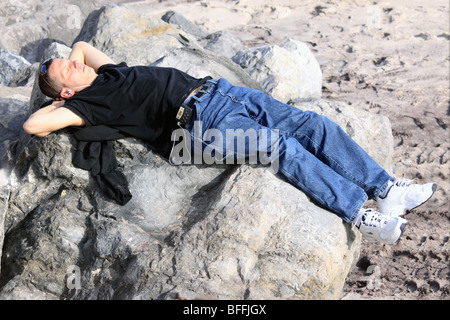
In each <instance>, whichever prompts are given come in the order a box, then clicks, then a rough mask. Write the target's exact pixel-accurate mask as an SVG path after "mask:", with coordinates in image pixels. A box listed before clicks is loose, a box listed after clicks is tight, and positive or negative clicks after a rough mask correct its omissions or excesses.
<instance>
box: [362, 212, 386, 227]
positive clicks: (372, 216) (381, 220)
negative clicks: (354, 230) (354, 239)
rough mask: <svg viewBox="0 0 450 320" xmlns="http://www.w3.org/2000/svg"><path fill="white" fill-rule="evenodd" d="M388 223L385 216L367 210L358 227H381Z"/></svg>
mask: <svg viewBox="0 0 450 320" xmlns="http://www.w3.org/2000/svg"><path fill="white" fill-rule="evenodd" d="M386 223H387V220H386V219H385V217H384V216H383V214H381V213H379V212H377V211H375V210H372V209H365V210H364V212H363V213H362V214H361V217H360V219H359V221H357V223H356V225H357V227H358V228H359V227H360V226H361V224H364V225H366V226H368V227H379V226H381V225H382V224H386Z"/></svg>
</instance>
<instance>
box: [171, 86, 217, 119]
mask: <svg viewBox="0 0 450 320" xmlns="http://www.w3.org/2000/svg"><path fill="white" fill-rule="evenodd" d="M213 85H214V83H212V82H208V83H206V84H204V85H203V86H202V87H201V88H200V89H199V90H198V91H197V92H196V93H195V94H194V95H192V96H190V97H189V98H187V99H186V100H185V101H184V102H183V104H182V105H181V107H180V108H179V109H178V112H177V115H176V119H177V125H178V126H180V127H182V128H185V127H186V126H187V124H188V123H189V122H191V120H192V116H193V115H194V109H195V107H194V104H195V102H197V100H196V99H200V98H201V97H202V96H203V95H204V94H205V93H207V92H208V90H209V88H211V87H212V86H213ZM194 97H195V98H196V99H194Z"/></svg>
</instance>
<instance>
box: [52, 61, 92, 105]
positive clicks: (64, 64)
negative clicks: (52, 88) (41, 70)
mask: <svg viewBox="0 0 450 320" xmlns="http://www.w3.org/2000/svg"><path fill="white" fill-rule="evenodd" d="M48 72H49V76H50V77H52V78H53V79H57V80H58V81H59V82H60V83H61V84H62V85H63V89H62V91H61V97H63V98H70V97H71V96H72V95H73V94H75V93H76V92H77V91H81V90H82V89H84V88H85V87H86V86H88V85H90V84H91V83H92V82H93V81H94V80H95V78H96V77H97V73H96V72H95V70H94V69H93V68H91V67H89V66H87V65H85V64H84V63H81V62H79V61H77V60H73V61H71V60H69V59H55V60H53V62H52V65H51V66H50V69H49V70H48Z"/></svg>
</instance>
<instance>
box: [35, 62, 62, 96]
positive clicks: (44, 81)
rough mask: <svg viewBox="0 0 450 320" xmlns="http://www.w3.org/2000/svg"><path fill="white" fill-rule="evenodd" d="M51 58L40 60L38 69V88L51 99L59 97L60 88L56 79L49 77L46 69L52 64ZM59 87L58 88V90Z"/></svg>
mask: <svg viewBox="0 0 450 320" xmlns="http://www.w3.org/2000/svg"><path fill="white" fill-rule="evenodd" d="M52 62H53V59H47V60H45V61H44V62H42V64H41V67H40V69H39V88H40V89H41V91H42V93H43V94H45V95H46V96H47V97H50V98H52V99H58V98H61V94H60V93H61V89H60V85H59V83H58V81H55V80H54V79H52V78H50V76H49V74H48V70H49V69H50V66H51V65H52ZM58 89H59V90H58Z"/></svg>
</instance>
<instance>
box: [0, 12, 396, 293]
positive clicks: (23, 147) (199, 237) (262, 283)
mask: <svg viewBox="0 0 450 320" xmlns="http://www.w3.org/2000/svg"><path fill="white" fill-rule="evenodd" d="M89 19H92V20H90V21H86V23H85V24H84V26H85V28H84V30H82V31H81V33H80V36H79V37H78V39H83V40H85V41H90V42H91V43H92V44H93V45H95V46H97V47H98V48H99V49H102V50H104V51H105V52H107V53H108V54H110V55H111V56H112V58H113V59H114V60H115V61H120V60H122V58H123V60H126V61H128V62H129V65H134V64H151V63H155V64H158V65H171V64H172V63H174V61H176V60H177V59H174V58H171V57H177V56H179V55H183V54H185V55H186V56H185V58H184V59H183V58H180V60H184V62H185V63H186V65H185V66H186V67H185V68H184V69H185V71H187V72H194V69H195V67H196V66H197V67H198V68H199V69H200V70H202V71H201V72H209V73H210V74H214V73H215V72H218V73H225V74H226V75H227V76H228V75H229V76H230V77H233V76H234V77H235V78H234V79H233V80H234V81H236V82H238V83H242V84H245V85H247V86H252V87H264V85H263V84H262V83H258V82H257V81H255V80H254V79H251V78H250V76H248V75H247V74H246V73H245V72H243V71H242V70H240V69H239V67H237V66H236V65H235V64H233V63H232V62H231V61H229V60H226V58H224V57H220V56H218V55H217V54H212V53H210V52H209V51H205V50H204V49H203V48H202V47H201V46H200V45H199V44H198V42H197V40H196V39H195V38H194V37H192V36H189V35H188V34H185V33H181V31H180V30H178V29H176V28H174V27H172V26H170V25H168V24H166V23H165V22H163V21H162V20H161V19H159V18H158V17H150V16H148V15H144V14H141V13H139V12H136V11H131V10H128V9H125V8H123V7H120V6H112V7H105V8H102V9H100V10H98V11H96V12H93V14H91V15H90V17H89V18H88V20H89ZM107 39H110V40H109V41H107ZM186 39H187V40H186ZM133 46H136V47H133ZM133 48H139V49H138V50H136V49H133ZM157 49H158V50H157ZM68 52H70V49H69V48H67V47H64V46H62V45H53V46H52V47H50V48H49V49H48V50H47V51H46V53H45V54H44V55H46V56H48V55H51V56H67V54H68ZM128 56H129V59H128ZM189 57H197V58H193V59H191V58H189ZM202 57H203V58H204V59H206V58H208V60H213V61H210V62H207V63H206V62H204V63H203V61H202ZM189 64H191V66H189ZM177 66H178V65H177ZM219 68H220V69H219ZM299 98H305V96H296V97H293V98H290V100H292V101H291V103H292V104H294V105H296V106H297V107H301V108H303V109H305V108H311V109H314V110H315V111H318V112H320V113H323V114H326V115H327V116H329V117H330V118H332V119H333V120H335V121H337V122H338V123H339V124H341V126H343V128H344V129H345V130H347V132H348V133H349V134H350V135H351V136H353V137H354V138H355V139H356V140H357V141H358V142H360V143H361V145H362V147H363V148H365V149H366V150H367V151H368V152H369V153H370V154H371V155H372V156H373V157H374V158H375V159H378V160H380V161H381V163H383V165H385V166H386V168H387V169H388V170H392V168H391V163H390V159H389V158H390V157H389V155H391V154H392V134H391V131H390V126H389V121H387V119H386V118H384V117H382V116H378V115H373V114H369V113H367V112H358V111H356V110H355V109H352V108H350V107H348V106H347V105H345V104H339V103H336V102H333V103H332V102H329V101H326V100H320V99H315V98H317V97H316V95H315V94H311V95H310V96H309V98H310V99H309V100H307V101H305V100H298V99H299ZM41 100H42V95H41V94H40V93H39V92H38V90H36V88H35V89H34V90H33V93H32V97H31V101H30V109H31V110H34V109H35V108H36V106H38V105H39V102H40V101H41ZM380 124H381V125H380ZM375 127H376V128H379V131H374V128H375ZM375 137H376V139H375ZM373 140H376V141H377V142H376V143H374V142H373ZM75 147H76V141H75V140H74V138H72V136H71V135H70V132H69V130H62V131H60V132H57V133H54V134H51V135H50V136H48V137H46V138H44V139H38V138H31V137H29V136H28V135H25V134H23V133H22V134H21V135H20V139H19V140H18V141H17V142H16V143H14V144H11V145H10V156H9V158H8V159H9V160H10V163H14V168H13V170H12V172H11V175H10V179H9V185H8V186H7V187H3V188H2V192H3V191H5V192H4V193H2V194H1V195H0V227H1V223H2V221H4V227H3V228H2V229H0V230H2V233H1V236H3V234H4V244H3V246H2V248H3V252H1V251H0V253H1V254H2V257H1V268H2V269H1V274H0V299H173V298H177V297H182V298H188V299H194V298H204V297H206V298H219V299H280V298H282V299H336V298H339V296H340V294H341V292H342V287H343V285H344V281H345V277H346V275H347V274H348V272H349V271H350V270H351V268H352V267H353V266H354V264H355V263H356V261H357V258H358V255H359V250H360V241H361V237H360V234H359V232H358V231H356V230H353V229H352V228H351V227H350V226H349V225H347V224H345V223H343V222H342V221H341V220H340V218H338V217H337V216H336V215H334V214H333V213H331V212H328V211H326V210H324V209H322V208H319V207H318V206H316V205H315V204H314V203H313V202H311V201H310V200H309V199H308V198H307V197H306V196H305V195H304V194H303V193H302V192H301V191H299V190H297V189H296V188H294V187H293V186H291V185H290V184H289V183H287V182H286V181H285V180H284V179H283V178H282V177H281V176H279V175H274V174H272V173H271V172H270V171H269V170H268V169H267V168H265V167H258V166H249V165H241V166H219V165H215V166H203V165H191V166H171V165H169V164H168V163H167V161H165V160H163V159H162V158H160V157H159V156H157V155H155V154H153V153H152V152H151V151H149V149H148V148H147V146H146V145H145V144H143V143H142V142H140V141H138V140H136V139H132V138H128V139H121V140H118V141H116V142H115V149H116V154H117V158H118V160H119V163H120V167H121V168H122V170H123V172H124V173H125V175H126V176H127V178H128V181H129V182H130V190H131V192H132V193H133V199H132V200H131V201H130V202H129V203H128V204H127V205H125V206H119V205H116V204H114V203H112V202H110V201H108V200H107V199H105V198H104V197H103V195H102V194H101V192H100V191H99V189H98V187H97V186H96V185H95V183H94V182H93V181H91V179H90V177H89V175H88V173H87V172H86V171H83V170H80V169H77V168H74V167H73V165H72V163H71V159H72V151H73V149H74V148H75ZM6 203H7V206H5V205H3V206H2V204H6ZM2 208H3V210H2ZM0 240H2V237H0ZM0 244H1V243H0Z"/></svg>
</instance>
